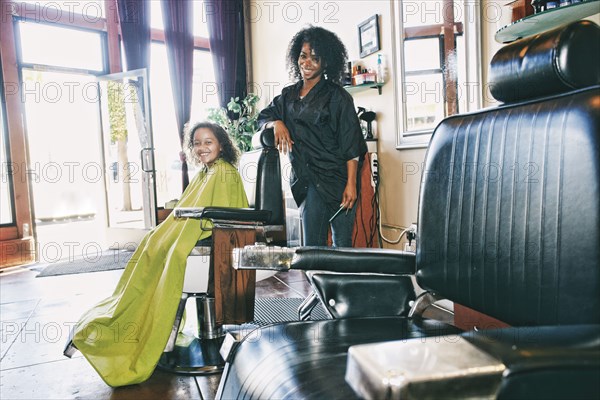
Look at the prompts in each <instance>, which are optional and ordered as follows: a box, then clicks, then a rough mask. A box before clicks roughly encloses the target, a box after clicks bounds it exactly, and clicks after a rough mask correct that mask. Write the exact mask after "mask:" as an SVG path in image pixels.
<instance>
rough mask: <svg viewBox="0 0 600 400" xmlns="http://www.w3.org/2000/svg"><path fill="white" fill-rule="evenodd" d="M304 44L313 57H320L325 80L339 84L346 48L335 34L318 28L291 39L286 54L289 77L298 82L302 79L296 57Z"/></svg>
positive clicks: (297, 34)
mask: <svg viewBox="0 0 600 400" xmlns="http://www.w3.org/2000/svg"><path fill="white" fill-rule="evenodd" d="M304 43H308V44H310V47H311V48H312V49H313V50H314V52H315V55H317V56H319V57H321V63H323V66H324V67H325V75H327V79H328V80H330V81H332V82H335V83H338V84H341V82H342V74H343V72H344V67H345V65H346V61H347V60H348V53H347V52H346V47H345V46H344V43H342V41H341V40H340V38H339V37H337V35H336V34H335V33H333V32H330V31H328V30H327V29H324V28H321V27H318V26H311V27H308V28H306V29H303V30H301V31H300V32H298V33H296V35H295V36H294V37H293V38H292V40H291V42H290V44H289V47H288V53H287V66H288V69H289V71H290V76H291V77H292V78H296V79H298V80H300V79H301V78H302V75H301V74H300V67H299V66H298V57H300V52H301V50H302V45H304Z"/></svg>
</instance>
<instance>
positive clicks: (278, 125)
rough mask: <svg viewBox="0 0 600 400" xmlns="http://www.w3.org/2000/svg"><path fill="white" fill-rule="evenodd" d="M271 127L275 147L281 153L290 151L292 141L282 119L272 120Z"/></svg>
mask: <svg viewBox="0 0 600 400" xmlns="http://www.w3.org/2000/svg"><path fill="white" fill-rule="evenodd" d="M271 127H272V128H273V131H274V133H275V147H277V149H278V150H279V151H280V152H281V153H283V154H287V152H288V151H289V152H290V153H291V152H292V145H293V144H294V141H293V140H292V137H291V136H290V131H289V130H288V128H287V126H285V124H284V123H283V121H281V120H277V121H273V123H272V124H271Z"/></svg>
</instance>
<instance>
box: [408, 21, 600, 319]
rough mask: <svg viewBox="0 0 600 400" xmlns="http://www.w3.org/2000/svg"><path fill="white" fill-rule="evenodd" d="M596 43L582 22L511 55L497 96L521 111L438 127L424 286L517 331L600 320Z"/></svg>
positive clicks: (423, 241) (425, 185)
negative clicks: (582, 66)
mask: <svg viewBox="0 0 600 400" xmlns="http://www.w3.org/2000/svg"><path fill="white" fill-rule="evenodd" d="M599 41H600V28H599V27H598V26H597V25H595V24H593V23H590V22H587V21H585V22H577V23H574V24H571V25H568V26H567V27H562V28H560V29H557V30H554V31H549V32H546V33H544V34H541V35H537V36H534V37H532V38H528V39H523V40H520V41H517V42H514V43H512V44H510V45H508V46H506V47H504V48H503V49H501V50H500V51H499V52H498V53H497V54H496V56H495V57H494V60H493V62H492V66H491V73H490V75H491V82H490V84H491V88H492V89H491V91H492V93H495V95H496V96H497V98H498V99H499V100H500V101H506V100H508V101H513V102H517V103H515V104H505V105H503V106H500V107H497V108H493V109H488V110H483V111H480V112H476V113H472V114H466V115H459V116H455V117H450V118H447V119H445V120H444V121H442V123H440V125H439V126H438V127H437V128H436V130H435V132H434V134H433V137H432V140H431V143H430V145H429V148H428V151H427V156H426V161H425V167H424V171H423V179H422V182H421V193H420V200H419V210H420V211H419V221H418V226H419V240H418V243H417V246H418V247H417V270H418V272H417V279H418V282H419V285H421V286H422V287H424V288H427V289H430V290H434V291H437V292H439V293H440V294H441V295H443V296H444V297H447V298H449V299H450V300H453V301H455V302H457V303H460V304H462V305H465V306H467V307H470V308H473V309H475V310H477V311H480V312H483V313H485V314H487V315H490V316H492V317H495V318H498V319H500V320H502V321H504V322H506V323H508V324H511V325H514V326H523V325H557V324H579V323H598V322H599V320H600V196H599V194H600V86H591V87H589V85H591V84H592V85H598V84H599V83H600V77H599V76H598V75H599V71H600V62H599V57H598V54H599V52H598V43H599ZM580 64H581V65H585V66H586V68H585V69H581V68H580ZM574 68H576V70H574ZM572 76H577V79H569V77H572ZM542 79H543V81H542ZM531 83H533V84H531ZM582 87H583V88H582ZM565 91H566V93H563V92H565ZM540 96H546V97H540ZM548 96H549V97H548Z"/></svg>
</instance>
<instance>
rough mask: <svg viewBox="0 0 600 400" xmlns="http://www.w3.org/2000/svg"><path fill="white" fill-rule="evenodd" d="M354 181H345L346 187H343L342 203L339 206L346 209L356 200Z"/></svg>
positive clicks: (350, 207)
mask: <svg viewBox="0 0 600 400" xmlns="http://www.w3.org/2000/svg"><path fill="white" fill-rule="evenodd" d="M356 197H357V194H356V183H355V182H350V181H348V183H346V188H345V189H344V194H343V195H342V204H340V206H341V207H344V208H345V209H347V210H350V209H352V206H354V203H355V202H356Z"/></svg>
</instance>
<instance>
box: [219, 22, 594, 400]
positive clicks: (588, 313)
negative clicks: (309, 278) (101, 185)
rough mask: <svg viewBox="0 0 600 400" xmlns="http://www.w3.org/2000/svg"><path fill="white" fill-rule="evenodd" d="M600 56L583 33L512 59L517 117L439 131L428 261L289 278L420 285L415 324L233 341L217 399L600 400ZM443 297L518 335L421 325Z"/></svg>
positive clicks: (314, 263) (427, 221)
mask: <svg viewBox="0 0 600 400" xmlns="http://www.w3.org/2000/svg"><path fill="white" fill-rule="evenodd" d="M599 42H600V28H599V27H598V26H597V25H595V24H593V23H591V22H588V21H580V22H576V23H573V24H570V25H567V26H563V27H561V28H559V29H556V30H553V31H549V32H546V33H543V34H540V35H537V36H534V37H531V38H526V39H523V40H520V41H517V42H515V43H512V44H510V45H507V46H505V47H504V48H502V49H500V50H499V52H498V53H497V54H496V56H495V57H494V59H493V61H492V65H491V71H490V77H491V78H490V80H491V82H490V87H491V91H492V94H494V96H496V98H497V99H498V100H500V101H504V102H506V104H504V105H502V106H500V107H496V108H491V109H486V110H482V111H479V112H475V113H471V114H466V115H457V116H453V117H450V118H447V119H445V120H444V121H442V122H441V123H440V125H439V126H438V127H437V128H436V129H435V132H434V134H433V137H432V139H431V143H430V145H429V148H428V151H427V155H426V160H425V166H424V171H425V172H424V174H423V177H422V182H421V192H420V195H419V218H418V227H419V232H418V241H417V252H416V256H412V257H411V256H410V255H408V254H406V253H403V252H396V253H395V256H394V252H393V251H390V250H388V251H386V252H385V254H378V251H377V250H363V251H360V250H358V251H357V250H356V249H318V248H317V249H315V248H312V249H310V248H309V249H303V248H300V249H298V250H297V251H295V252H294V254H293V258H292V260H291V262H290V263H282V265H278V266H277V267H278V268H281V269H284V268H291V269H299V270H326V271H333V272H337V273H343V272H347V273H357V272H365V273H382V274H389V275H394V274H397V275H404V274H407V273H413V272H416V279H417V282H418V284H419V286H420V287H422V288H424V289H425V290H426V293H425V294H424V295H422V296H420V297H419V298H417V299H416V300H414V302H413V303H412V304H413V307H412V309H411V311H410V312H409V315H408V317H405V316H400V317H354V318H341V319H337V320H331V321H309V322H297V323H290V324H280V325H272V326H268V327H263V328H261V329H258V330H256V331H253V332H252V333H250V334H249V335H247V336H245V337H243V338H238V339H239V340H238V341H237V342H236V338H235V337H232V338H231V340H229V341H228V340H226V344H225V345H224V346H223V348H222V349H221V352H222V354H225V355H226V361H227V364H226V367H225V370H224V372H223V377H222V379H221V383H220V385H219V390H218V393H217V398H220V399H267V398H279V399H283V398H285V399H348V398H356V397H359V398H371V399H379V398H382V399H383V398H385V399H399V398H417V399H424V398H490V397H492V398H493V397H497V398H521V399H523V398H528V399H529V398H599V397H600V386H599V385H598V383H597V382H598V376H600V246H598V243H600V86H598V85H599V84H600V52H598V51H597V50H598V43H599ZM242 255H243V253H242ZM239 259H240V260H243V257H241V256H240V257H239ZM350 259H351V260H353V262H348V260H350ZM384 260H385V261H384ZM238 267H241V268H244V267H245V265H241V264H240V265H239V266H238ZM369 295H370V293H364V296H369ZM373 295H374V296H376V295H377V294H376V293H373ZM333 296H334V297H333V298H334V299H335V293H334V294H333ZM441 297H443V298H447V299H449V300H451V301H454V302H456V303H459V304H462V305H464V306H466V307H470V308H472V309H474V310H476V311H479V312H481V313H484V314H487V315H489V316H491V317H493V318H496V319H498V320H500V321H503V322H504V323H506V324H509V325H510V326H512V327H510V328H504V329H498V330H488V331H477V330H473V331H468V332H460V331H459V330H458V329H457V328H455V327H453V326H450V325H446V324H442V323H440V322H438V321H434V320H430V319H425V318H423V317H422V316H421V315H420V314H419V313H418V311H419V310H422V309H423V308H425V306H426V303H427V301H425V299H427V298H429V299H431V300H435V299H438V298H441ZM571 379H573V381H571Z"/></svg>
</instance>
